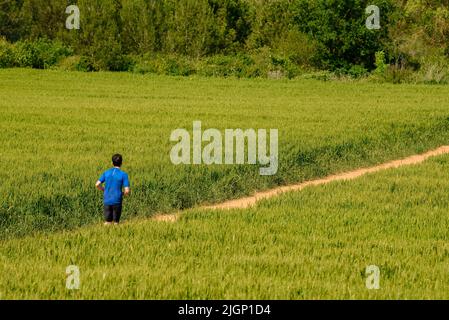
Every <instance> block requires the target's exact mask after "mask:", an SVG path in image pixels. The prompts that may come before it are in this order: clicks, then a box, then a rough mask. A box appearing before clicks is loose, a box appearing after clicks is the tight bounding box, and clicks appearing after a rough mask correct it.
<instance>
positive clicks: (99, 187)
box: [95, 180, 104, 191]
mask: <svg viewBox="0 0 449 320" xmlns="http://www.w3.org/2000/svg"><path fill="white" fill-rule="evenodd" d="M102 184H103V183H102V182H101V181H100V180H98V181H97V183H96V184H95V187H96V188H97V189H98V190H100V191H104V188H103V186H102Z"/></svg>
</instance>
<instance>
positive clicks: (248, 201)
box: [153, 146, 449, 222]
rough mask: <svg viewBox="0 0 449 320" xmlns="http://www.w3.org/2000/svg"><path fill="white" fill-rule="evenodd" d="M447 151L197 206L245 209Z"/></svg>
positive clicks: (167, 217)
mask: <svg viewBox="0 0 449 320" xmlns="http://www.w3.org/2000/svg"><path fill="white" fill-rule="evenodd" d="M447 153H449V146H442V147H439V148H438V149H435V150H431V151H428V152H426V153H422V154H418V155H413V156H410V157H407V158H404V159H400V160H393V161H389V162H386V163H383V164H379V165H376V166H373V167H367V168H361V169H356V170H352V171H348V172H344V173H339V174H335V175H330V176H328V177H325V178H321V179H316V180H310V181H304V182H301V183H298V184H294V185H289V186H282V187H277V188H274V189H270V190H266V191H261V192H256V193H255V194H254V195H252V196H249V197H244V198H240V199H235V200H229V201H226V202H223V203H219V204H215V205H211V206H203V207H199V209H208V210H226V209H245V208H248V207H251V206H254V205H255V204H256V203H257V202H258V201H259V200H262V199H267V198H272V197H275V196H277V195H279V194H282V193H285V192H289V191H300V190H302V189H304V188H306V187H309V186H317V185H322V184H327V183H329V182H333V181H339V180H353V179H356V178H358V177H360V176H363V175H365V174H368V173H373V172H377V171H381V170H386V169H391V168H398V167H402V166H408V165H413V164H419V163H421V162H424V161H425V160H427V159H429V158H430V157H435V156H439V155H443V154H447ZM180 214H181V212H178V213H175V214H158V215H156V216H154V217H153V219H154V220H157V221H170V222H174V221H176V220H177V219H178V217H179V215H180Z"/></svg>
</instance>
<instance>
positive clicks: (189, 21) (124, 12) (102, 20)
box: [0, 0, 449, 75]
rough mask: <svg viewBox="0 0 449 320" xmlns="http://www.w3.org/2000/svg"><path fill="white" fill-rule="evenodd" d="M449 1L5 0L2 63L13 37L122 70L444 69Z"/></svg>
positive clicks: (0, 23) (0, 19)
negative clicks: (372, 9)
mask: <svg viewBox="0 0 449 320" xmlns="http://www.w3.org/2000/svg"><path fill="white" fill-rule="evenodd" d="M448 2H449V1H447V0H409V1H403V0H52V1H47V0H15V1H13V0H6V1H2V2H0V37H3V38H4V40H3V44H2V45H0V60H1V56H5V55H6V53H5V52H6V51H7V49H8V44H11V46H14V45H15V44H17V43H18V44H19V46H21V50H22V51H24V49H23V47H26V45H25V44H24V43H28V46H33V44H34V43H36V42H39V41H40V42H41V43H40V45H38V46H37V47H38V49H36V50H35V51H37V52H39V50H41V51H45V50H47V49H45V48H47V47H49V48H50V49H49V50H51V48H53V46H54V44H55V43H57V49H58V50H59V51H57V52H59V53H61V55H62V56H64V55H76V56H77V57H78V58H77V60H76V63H77V65H78V66H84V68H85V69H88V70H129V69H130V68H133V67H135V66H136V64H141V65H144V66H145V63H146V64H147V65H149V66H148V68H150V69H151V68H153V69H155V68H156V69H157V68H159V66H157V65H156V66H154V65H152V66H151V61H155V60H158V59H159V60H158V61H160V62H161V61H162V62H161V64H164V67H163V68H165V69H167V68H168V69H169V68H170V66H167V65H170V64H177V65H178V67H179V65H182V64H183V63H182V61H183V59H184V60H186V59H187V60H188V61H189V63H188V64H190V67H186V68H187V69H189V68H193V67H192V64H194V63H195V61H196V62H198V61H206V60H207V61H209V62H208V64H209V65H210V64H214V65H215V66H217V65H218V66H219V65H220V64H222V65H226V66H227V68H228V69H229V65H233V66H234V67H235V68H234V69H239V68H240V69H242V68H244V67H245V65H257V64H258V63H259V64H264V63H265V64H266V63H268V64H269V66H267V70H268V71H269V69H273V70H277V69H279V70H281V69H282V70H283V72H288V71H289V70H290V71H292V70H293V71H295V70H296V71H297V72H299V71H298V70H300V71H301V70H312V69H313V70H329V71H332V72H337V73H338V72H340V73H346V74H347V73H350V74H351V73H353V74H355V75H356V74H358V73H363V72H369V71H372V70H375V69H376V68H379V65H383V64H386V65H388V66H390V69H394V70H395V72H397V73H401V72H402V73H407V72H411V71H417V70H424V69H426V68H430V66H432V67H433V68H434V69H435V66H438V68H437V69H438V70H441V69H442V68H443V69H444V67H445V66H447V61H448V57H449V41H448V40H449V3H448ZM69 5H76V6H77V7H78V8H79V10H80V29H79V30H76V29H74V30H68V29H67V28H66V25H65V21H66V19H67V17H68V15H67V13H66V8H67V6H69ZM370 5H375V6H377V7H378V8H379V9H380V29H376V30H372V29H368V28H367V27H366V24H365V22H366V19H367V14H366V12H365V9H366V8H367V7H368V6H370ZM42 39H45V41H44V40H42ZM42 41H44V42H45V43H46V44H42ZM5 42H7V43H8V44H6V43H5ZM49 43H50V44H49ZM39 46H40V47H39ZM61 46H63V47H65V48H67V51H64V50H62V49H61ZM2 48H3V49H2ZM5 48H6V49H5ZM39 48H40V49H39ZM2 50H3V53H2V52H1V51H2ZM9 50H10V51H11V52H12V51H14V50H16V51H20V50H18V49H15V48H13V47H9ZM25 51H26V50H25ZM376 53H377V55H376ZM380 53H382V54H380ZM53 56H56V57H57V56H58V53H55V54H53ZM167 56H169V57H171V58H170V59H169V58H167ZM217 56H218V57H219V58H217ZM376 56H377V58H378V59H377V61H376ZM161 57H163V58H161ZM229 57H234V59H230V58H229ZM236 57H237V58H236ZM379 57H382V59H383V60H384V61H379ZM16 60H17V59H16ZM25 60H26V59H25ZM56 60H57V59H56ZM172 60H175V61H174V62H173V61H172ZM148 61H150V62H148ZM210 61H212V62H210ZM16 63H17V62H16ZM41 64H42V63H41ZM184 64H186V63H184ZM0 65H1V62H0ZM3 65H6V63H5V62H3ZM37 65H39V63H37ZM161 68H162V67H161ZM253 68H254V66H253ZM276 68H277V69H276ZM141 69H142V70H143V69H145V68H144V67H142V68H141ZM265 71H266V70H265ZM293 71H292V72H293ZM296 71H295V72H296ZM187 73H188V71H187ZM255 74H256V75H257V72H255Z"/></svg>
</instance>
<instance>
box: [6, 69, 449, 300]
mask: <svg viewBox="0 0 449 320" xmlns="http://www.w3.org/2000/svg"><path fill="white" fill-rule="evenodd" d="M195 120H200V121H201V122H202V124H203V127H205V128H206V127H207V128H217V129H220V130H224V129H226V128H242V129H247V128H254V129H258V128H266V129H270V128H273V129H278V130H279V171H278V173H277V174H276V175H274V176H260V175H259V166H252V165H232V166H229V165H222V166H220V165H214V166H207V165H192V166H187V165H181V166H175V165H173V164H172V163H171V162H170V157H169V153H170V150H171V147H172V146H173V143H172V142H170V140H169V138H170V133H171V132H172V131H173V130H175V129H177V128H186V129H187V130H189V131H191V130H192V122H193V121H195ZM0 132H1V135H0V146H1V148H0V298H1V299H24V298H27V299H92V298H96V299H107V298H112V299H222V298H226V299H326V298H330V299H347V298H350V299H354V298H363V299H365V298H366V299H397V298H399V299H412V298H418V299H431V298H432V299H435V298H443V299H448V298H449V268H448V266H449V243H448V240H449V197H448V196H447V190H449V170H448V169H449V157H448V156H440V157H437V158H432V159H431V160H428V161H427V162H425V163H423V164H420V165H415V166H410V167H402V168H398V169H391V170H387V171H384V172H379V173H376V174H370V175H367V176H364V177H362V178H360V179H358V180H354V181H346V182H335V183H331V184H329V185H326V186H316V187H310V188H307V189H305V190H303V191H301V192H296V193H288V194H285V195H283V196H280V197H278V198H273V199H270V200H265V201H262V202H260V203H259V204H258V205H257V206H256V207H254V208H251V209H244V210H231V211H207V210H203V209H199V208H198V207H199V206H201V205H205V204H211V203H217V202H220V201H223V200H227V199H233V198H238V197H241V196H244V195H249V194H251V193H253V192H254V191H256V190H265V189H268V188H271V187H274V186H278V185H286V184H292V183H296V182H301V181H305V180H309V179H313V178H318V177H324V176H326V175H329V174H332V173H337V172H343V171H346V170H350V169H354V168H359V167H365V166H369V165H374V164H378V163H381V162H384V161H387V160H391V159H397V158H401V157H404V156H407V155H412V154H416V153H420V152H424V151H427V150H430V149H433V148H435V147H437V146H440V145H445V144H449V143H448V141H449V87H447V86H437V85H435V86H429V85H390V84H374V83H368V82H367V83H364V82H360V81H358V82H351V81H348V82H343V81H341V82H322V81H316V80H301V79H298V80H262V79H259V80H256V79H246V80H242V79H233V78H229V79H223V78H201V77H188V78H187V77H186V78H176V77H165V76H154V75H145V76H142V75H136V74H130V73H106V72H100V73H77V72H67V73H66V72H62V71H36V70H29V69H14V70H12V69H4V70H0ZM115 152H120V153H122V154H123V155H124V170H125V171H127V172H128V173H129V176H130V179H131V184H132V185H131V186H132V196H131V197H130V198H128V199H126V202H125V212H124V216H123V220H124V224H123V225H120V226H118V227H114V228H105V227H104V226H103V225H102V224H101V222H102V199H101V194H100V193H99V192H97V191H96V190H95V188H94V184H95V182H96V180H97V179H98V177H99V175H100V174H101V173H102V172H103V171H104V170H105V169H107V168H108V167H109V166H110V163H109V162H110V157H111V155H112V154H113V153H115ZM183 209H186V211H185V212H184V213H183V214H182V215H181V218H180V220H178V221H177V222H175V223H167V222H160V221H154V220H151V219H150V217H151V216H153V215H154V214H156V213H170V212H176V211H178V210H183ZM69 265H76V266H78V267H79V269H80V288H79V289H78V290H68V289H67V288H66V267H67V266H69ZM368 265H377V266H378V267H379V269H380V272H381V273H380V289H378V290H368V289H367V288H366V285H365V284H366V283H365V280H366V274H365V268H366V267H367V266H368Z"/></svg>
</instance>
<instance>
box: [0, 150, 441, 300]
mask: <svg viewBox="0 0 449 320" xmlns="http://www.w3.org/2000/svg"><path fill="white" fill-rule="evenodd" d="M448 181H449V156H440V157H437V158H433V159H431V160H428V161H427V162H425V163H423V164H420V165H415V166H409V167H402V168H399V169H390V170H387V171H383V172H379V173H375V174H370V175H367V176H364V177H362V178H360V179H357V180H353V181H346V182H343V181H340V182H334V183H331V184H328V185H324V186H314V187H308V188H306V189H304V190H303V191H301V192H294V193H288V194H284V195H282V196H280V197H278V198H273V199H270V200H265V201H263V202H261V203H259V205H257V206H256V207H254V208H251V209H245V210H232V211H201V210H190V211H188V212H185V213H184V214H183V215H182V216H181V218H180V220H178V221H177V222H176V223H167V222H157V221H153V220H144V219H141V220H135V221H132V222H128V223H126V224H124V225H120V226H118V227H104V226H92V227H87V228H83V229H80V230H77V231H72V232H61V233H56V234H53V235H50V236H44V235H39V236H36V237H25V238H22V239H13V240H8V241H3V242H2V243H1V246H0V274H2V276H1V277H0V292H1V293H2V298H3V299H24V298H27V299H74V298H75V299H448V298H449V294H448V293H449V275H448V272H447V266H448V264H449V245H448V243H449V242H448V240H449V234H448V229H449V214H448V210H447V209H448V206H449V198H448V197H447V190H448V188H449V182H448ZM68 265H76V266H78V267H79V270H80V288H79V290H67V289H66V287H65V285H66V279H65V271H66V267H67V266H68ZM369 265H376V266H378V267H379V269H380V289H379V290H368V289H367V288H366V286H365V284H366V277H367V275H366V273H365V271H366V267H367V266H369Z"/></svg>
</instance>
